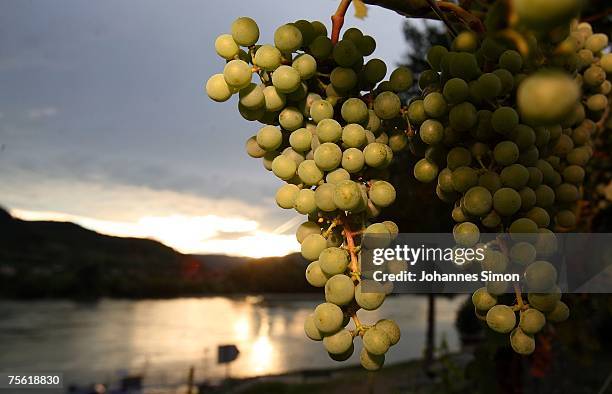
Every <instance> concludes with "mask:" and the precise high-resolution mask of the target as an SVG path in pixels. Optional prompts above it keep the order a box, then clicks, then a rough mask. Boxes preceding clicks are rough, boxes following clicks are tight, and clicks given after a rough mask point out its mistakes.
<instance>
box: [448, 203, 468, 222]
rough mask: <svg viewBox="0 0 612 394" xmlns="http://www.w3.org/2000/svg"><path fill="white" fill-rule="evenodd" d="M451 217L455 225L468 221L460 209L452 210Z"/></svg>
mask: <svg viewBox="0 0 612 394" xmlns="http://www.w3.org/2000/svg"><path fill="white" fill-rule="evenodd" d="M451 217H452V218H453V220H454V221H455V222H457V223H463V222H467V221H468V220H470V217H469V216H468V215H467V213H466V212H465V211H464V210H463V209H462V208H461V207H455V208H453V211H452V212H451Z"/></svg>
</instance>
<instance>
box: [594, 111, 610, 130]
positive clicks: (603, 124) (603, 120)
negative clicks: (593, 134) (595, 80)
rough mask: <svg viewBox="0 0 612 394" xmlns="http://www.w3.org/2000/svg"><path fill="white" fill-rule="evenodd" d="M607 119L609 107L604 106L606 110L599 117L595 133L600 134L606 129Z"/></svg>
mask: <svg viewBox="0 0 612 394" xmlns="http://www.w3.org/2000/svg"><path fill="white" fill-rule="evenodd" d="M608 117H610V106H609V105H608V106H606V109H605V111H604V113H603V115H601V119H599V121H598V122H597V123H596V124H595V125H596V126H597V132H598V133H601V132H602V131H604V130H605V128H606V122H607V121H608Z"/></svg>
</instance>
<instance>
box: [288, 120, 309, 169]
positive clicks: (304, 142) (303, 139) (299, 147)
mask: <svg viewBox="0 0 612 394" xmlns="http://www.w3.org/2000/svg"><path fill="white" fill-rule="evenodd" d="M311 142H312V133H311V132H310V131H308V130H307V129H305V128H301V129H297V130H295V131H294V132H292V133H291V135H290V136H289V144H290V145H291V148H293V150H294V151H296V152H305V151H307V150H309V149H310V145H311ZM298 164H299V163H298Z"/></svg>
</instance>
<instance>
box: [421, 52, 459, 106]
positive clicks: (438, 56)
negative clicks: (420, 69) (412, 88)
mask: <svg viewBox="0 0 612 394" xmlns="http://www.w3.org/2000/svg"><path fill="white" fill-rule="evenodd" d="M447 53H448V49H446V48H445V47H443V46H442V45H434V46H432V47H431V48H430V49H429V51H428V52H427V62H428V63H429V65H430V66H431V68H432V69H433V70H435V71H440V63H441V62H442V58H443V57H444V56H445V55H446V54H447ZM445 96H446V95H445ZM461 101H463V100H461Z"/></svg>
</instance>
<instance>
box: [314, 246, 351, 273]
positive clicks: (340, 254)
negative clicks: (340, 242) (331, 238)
mask: <svg viewBox="0 0 612 394" xmlns="http://www.w3.org/2000/svg"><path fill="white" fill-rule="evenodd" d="M348 263H349V255H348V253H347V252H346V250H344V249H342V248H337V247H331V248H326V249H325V250H323V251H322V252H321V254H320V256H319V265H320V267H321V270H323V272H324V273H325V274H326V275H329V276H333V275H338V274H342V273H344V271H346V268H347V266H348Z"/></svg>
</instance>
